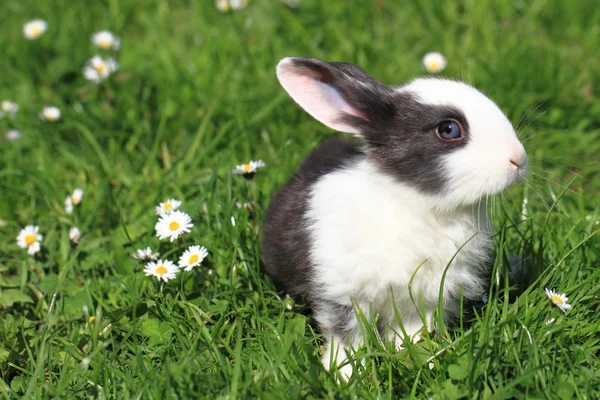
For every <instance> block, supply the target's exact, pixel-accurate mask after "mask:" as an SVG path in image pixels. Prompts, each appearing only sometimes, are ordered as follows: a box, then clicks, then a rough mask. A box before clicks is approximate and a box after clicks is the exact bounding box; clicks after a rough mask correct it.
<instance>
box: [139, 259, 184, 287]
mask: <svg viewBox="0 0 600 400" xmlns="http://www.w3.org/2000/svg"><path fill="white" fill-rule="evenodd" d="M177 271H179V268H177V265H175V264H173V263H172V262H171V261H169V260H164V261H163V260H158V261H156V262H154V261H150V262H149V263H148V264H146V266H145V267H144V273H145V274H146V276H155V277H157V278H158V279H159V280H161V279H162V280H163V281H165V282H167V281H168V280H170V279H173V278H175V275H177Z"/></svg>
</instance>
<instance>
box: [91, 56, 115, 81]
mask: <svg viewBox="0 0 600 400" xmlns="http://www.w3.org/2000/svg"><path fill="white" fill-rule="evenodd" d="M118 68H119V65H118V64H117V62H116V61H115V60H114V59H112V58H107V59H106V60H104V59H103V58H102V57H100V56H94V57H92V58H91V59H90V60H89V61H88V62H87V64H86V65H85V68H84V69H83V75H85V79H87V80H88V81H92V82H95V83H100V82H102V81H103V80H105V79H106V78H108V77H109V76H110V74H112V73H113V72H115V71H116V70H117V69H118Z"/></svg>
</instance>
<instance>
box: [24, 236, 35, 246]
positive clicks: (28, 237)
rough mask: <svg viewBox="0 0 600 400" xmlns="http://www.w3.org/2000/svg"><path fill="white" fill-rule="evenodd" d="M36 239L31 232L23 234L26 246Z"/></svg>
mask: <svg viewBox="0 0 600 400" xmlns="http://www.w3.org/2000/svg"><path fill="white" fill-rule="evenodd" d="M36 240H37V237H36V236H35V235H33V234H29V235H25V244H27V246H31V245H32V244H34V243H35V241H36Z"/></svg>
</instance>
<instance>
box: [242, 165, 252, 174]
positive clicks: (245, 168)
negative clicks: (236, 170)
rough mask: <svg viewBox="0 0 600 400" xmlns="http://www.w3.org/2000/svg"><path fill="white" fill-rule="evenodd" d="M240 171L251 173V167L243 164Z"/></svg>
mask: <svg viewBox="0 0 600 400" xmlns="http://www.w3.org/2000/svg"><path fill="white" fill-rule="evenodd" d="M242 169H243V170H244V171H246V172H250V171H252V167H251V166H250V164H244V165H242Z"/></svg>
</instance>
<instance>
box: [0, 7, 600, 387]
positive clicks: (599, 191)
mask: <svg viewBox="0 0 600 400" xmlns="http://www.w3.org/2000/svg"><path fill="white" fill-rule="evenodd" d="M35 18H43V19H45V20H46V21H47V22H48V28H47V30H46V31H45V33H44V34H43V35H41V36H40V37H39V38H38V39H36V40H34V41H30V40H27V39H25V37H24V36H23V25H24V24H25V23H26V22H27V21H30V20H32V19H35ZM0 21H1V22H2V23H1V24H0V32H1V33H2V34H1V35H0V54H2V56H1V57H0V71H1V73H0V101H2V100H11V101H14V102H16V103H17V104H18V105H19V110H18V112H17V113H16V115H15V117H14V118H3V119H1V120H0V134H1V136H0V160H2V163H1V164H0V220H1V221H2V224H1V225H0V256H1V257H0V290H1V292H0V378H1V379H0V394H1V395H2V396H3V397H4V398H14V397H20V396H23V395H28V396H30V397H35V398H50V397H52V398H79V397H90V398H101V397H102V396H103V397H104V398H167V397H180V398H258V397H260V398H262V399H271V398H273V399H279V398H407V397H411V396H412V397H416V398H429V397H431V396H434V398H440V399H443V398H446V399H455V398H463V397H467V398H492V394H495V395H496V397H495V398H527V397H531V398H550V399H555V398H564V399H570V398H574V397H575V398H577V397H578V398H588V399H593V398H598V397H600V388H599V387H600V385H599V380H600V373H599V371H600V360H599V354H600V335H599V334H598V332H599V331H600V320H599V319H598V313H599V312H600V299H598V296H599V295H600V262H599V255H600V254H599V250H598V249H599V246H598V244H599V243H598V236H597V232H598V230H599V229H600V225H599V224H598V223H597V221H598V220H600V209H599V202H598V198H599V195H600V156H599V154H600V99H599V98H598V93H600V79H599V78H600V63H599V62H598V56H597V52H598V27H599V26H600V8H598V7H597V6H596V3H595V2H594V1H591V0H590V1H571V2H563V1H558V0H550V1H547V2H534V3H532V5H528V3H527V2H513V1H508V0H503V1H497V2H493V4H492V5H490V4H486V3H484V2H474V1H473V2H466V3H460V4H458V3H457V4H454V3H453V2H446V1H441V0H439V1H438V0H435V1H428V2H416V3H415V2H396V1H387V0H382V1H379V0H377V1H370V0H368V1H362V0H360V1H359V0H352V1H317V0H314V1H307V0H303V1H302V2H301V3H300V6H299V7H298V8H290V7H288V6H286V5H285V4H284V3H283V2H277V1H271V0H263V1H251V2H250V5H249V6H248V7H247V8H246V9H244V10H240V11H237V12H230V13H225V14H224V13H221V12H219V11H218V10H217V9H216V8H215V6H214V2H213V1H209V0H206V1H178V0H173V1H169V2H164V1H157V0H144V1H137V2H134V1H129V0H124V1H109V2H91V3H89V2H66V1H57V2H46V1H42V0H30V1H19V0H4V2H3V3H2V7H0ZM102 30H109V31H111V32H113V33H114V34H115V35H117V36H119V37H120V38H121V46H120V49H119V50H108V51H104V50H100V49H98V48H97V47H96V46H95V45H94V43H92V40H91V37H92V35H93V34H94V33H96V32H98V31H102ZM432 51H439V52H441V53H442V54H444V56H445V57H446V58H447V60H448V66H447V67H446V69H445V70H444V71H443V73H442V74H441V75H442V76H445V77H448V78H453V79H462V80H465V81H467V82H470V83H472V84H473V85H476V86H477V87H478V88H480V89H481V90H482V92H484V93H487V94H489V95H490V96H491V97H492V98H493V99H494V100H495V101H496V102H497V103H498V104H499V105H500V107H501V108H502V109H503V110H504V111H505V112H506V114H507V115H508V117H509V118H510V119H511V120H512V121H513V123H514V124H515V125H519V135H520V137H521V138H522V140H523V141H524V144H525V146H526V148H527V151H528V154H529V156H530V164H531V173H530V175H529V176H530V177H529V179H528V180H527V182H524V183H523V184H521V185H519V186H518V187H515V188H513V189H512V190H511V191H509V192H507V193H505V194H504V195H503V196H502V197H498V198H496V199H495V200H494V201H493V202H492V204H490V208H491V211H492V216H493V222H494V225H495V228H496V231H497V235H496V247H497V256H496V262H495V266H494V274H493V279H492V282H491V284H492V285H491V288H490V292H489V296H488V297H489V299H488V304H487V305H485V306H484V307H482V308H480V309H478V310H477V311H476V312H475V314H474V316H473V317H469V318H465V319H464V320H461V321H459V324H458V326H456V327H450V328H449V329H448V331H447V332H444V331H443V330H441V331H440V332H434V333H432V334H431V335H428V336H426V337H425V338H424V340H423V341H422V342H421V343H419V344H418V345H416V346H414V347H409V348H408V349H407V350H406V351H401V352H399V351H396V350H394V349H393V348H392V346H391V345H390V344H387V343H380V342H379V341H378V340H377V338H376V335H375V334H374V333H373V330H372V328H371V326H370V325H369V323H368V322H369V321H364V322H365V333H366V335H367V337H368V338H369V340H367V344H366V345H365V346H364V347H363V348H361V349H359V350H358V353H357V357H359V358H362V357H364V359H365V363H364V365H362V364H360V363H357V365H356V368H357V371H356V372H357V373H356V374H355V375H354V376H353V378H352V379H351V380H350V381H349V382H348V383H338V381H337V379H336V377H335V373H333V372H332V373H327V372H325V371H324V370H323V368H322V366H321V363H320V346H321V345H322V343H323V342H322V337H321V336H320V334H319V333H318V332H317V331H316V328H315V326H314V325H313V321H312V319H311V317H310V314H309V313H308V312H307V310H306V309H305V306H304V305H303V304H302V303H293V301H292V300H291V299H289V298H286V297H284V295H283V294H281V293H279V292H278V291H277V289H276V288H275V287H274V285H273V283H272V282H271V281H270V279H269V278H268V277H266V276H265V275H264V273H263V272H262V270H261V268H260V263H259V250H260V240H261V238H260V232H261V231H260V228H261V223H262V219H263V215H264V211H265V209H266V207H267V205H268V203H269V200H270V198H271V197H272V195H273V193H274V192H275V190H277V188H279V187H280V186H281V185H282V184H283V183H284V182H285V180H286V179H287V178H288V177H289V176H290V175H291V173H292V172H293V170H294V169H295V168H297V166H298V165H299V164H300V162H301V161H302V159H303V158H304V157H305V156H306V154H307V153H308V152H309V151H310V150H311V149H313V148H314V147H316V146H317V145H318V144H319V143H321V142H323V141H324V140H325V139H326V138H327V137H330V136H332V135H336V134H335V133H334V132H331V131H329V130H327V129H326V128H324V127H322V126H321V125H319V124H318V123H317V122H315V121H314V120H312V119H311V118H310V117H309V116H308V115H306V114H305V113H304V112H302V110H300V109H299V108H298V107H297V106H296V105H295V104H294V103H293V102H292V101H291V100H290V99H289V98H288V96H287V95H286V94H285V93H284V91H283V90H282V89H281V88H280V87H279V85H278V83H277V81H276V78H275V74H274V66H275V65H276V63H277V61H278V60H279V59H280V58H281V57H284V56H291V55H299V56H313V57H319V58H323V59H326V60H337V61H342V60H343V61H349V62H353V63H356V64H358V65H360V66H361V67H363V68H364V69H365V70H366V71H368V72H369V73H370V74H372V75H373V76H375V77H377V78H378V79H380V80H382V81H383V82H386V83H390V84H396V83H403V82H406V81H408V80H410V79H412V78H414V77H416V76H420V75H422V74H424V71H423V65H422V59H423V56H424V55H425V54H426V53H428V52H432ZM96 54H100V55H102V56H103V57H108V56H111V57H114V58H115V60H116V61H117V62H118V64H119V69H118V70H117V71H116V72H114V73H113V74H112V75H111V76H110V77H109V78H108V79H106V80H104V81H102V82H101V83H100V84H96V83H94V82H90V81H88V80H86V78H85V76H84V73H83V71H84V67H85V65H86V63H87V61H88V60H89V59H90V58H91V57H93V56H94V55H96ZM46 106H56V107H58V108H59V109H60V110H61V117H60V120H58V121H55V122H51V121H44V120H42V119H40V117H39V114H40V113H41V112H42V109H43V108H44V107H46ZM10 129H18V130H20V131H21V132H22V137H21V138H20V139H18V140H14V141H11V140H7V139H5V134H6V133H7V132H8V131H9V130H10ZM258 159H262V160H264V162H265V164H266V166H265V167H264V168H260V169H259V170H258V171H257V172H256V174H255V176H254V178H253V179H252V180H247V179H244V178H243V177H242V176H239V175H234V174H232V173H231V171H232V170H233V169H235V167H236V166H237V165H241V164H244V163H246V162H248V160H258ZM76 188H82V189H83V190H84V191H85V196H84V197H83V198H82V200H81V202H80V203H79V204H78V205H77V206H76V207H74V210H73V213H72V214H67V213H66V212H65V198H66V197H67V196H68V195H69V194H71V193H72V192H73V190H74V189H76ZM170 198H176V199H179V200H181V201H182V202H183V207H184V210H185V212H186V213H189V214H190V215H191V217H192V220H193V223H194V227H193V228H192V230H191V233H187V234H185V235H183V236H182V237H181V238H179V239H178V240H176V241H174V242H173V243H170V242H169V241H159V240H158V238H157V237H156V234H155V230H154V226H155V224H156V221H157V216H156V213H155V206H157V205H158V204H159V203H160V202H164V201H165V200H167V199H170ZM525 199H527V201H526V202H525V204H524V200H525ZM236 202H239V203H240V205H244V204H245V203H247V206H246V207H244V206H242V207H238V205H236ZM233 222H235V224H234V223H233ZM31 224H33V225H38V226H39V227H40V233H41V234H42V235H43V236H44V237H43V240H42V242H41V251H40V252H39V253H37V254H36V255H35V256H33V257H32V256H28V255H27V250H26V249H22V248H20V247H19V246H18V245H17V243H16V237H17V235H18V233H19V231H20V230H21V229H22V228H23V227H25V226H26V225H31ZM72 226H77V227H78V228H79V229H80V230H81V237H80V240H79V244H78V245H76V246H75V245H73V244H72V243H71V241H70V240H69V230H70V228H71V227H72ZM197 244H200V245H202V246H205V247H206V248H207V249H208V250H209V255H208V257H207V258H206V260H205V261H204V262H203V263H202V267H196V268H194V270H192V271H191V272H186V273H180V274H179V275H178V276H177V277H176V278H175V279H173V280H171V281H169V282H167V283H161V282H159V281H158V280H157V279H156V278H154V277H147V276H144V273H143V264H142V263H140V262H139V261H138V260H135V259H133V258H132V257H131V253H133V252H134V251H135V250H136V249H142V248H145V247H147V246H150V247H151V248H152V249H153V250H158V251H160V253H161V256H162V257H165V258H167V259H170V260H171V261H173V262H177V260H178V258H179V256H180V255H181V254H182V253H183V252H184V251H185V250H186V249H187V248H188V247H189V246H191V245H197ZM514 257H518V258H520V259H522V260H524V265H526V268H524V269H523V270H522V271H517V272H515V271H511V270H510V269H509V267H508V266H509V265H510V263H509V262H508V260H509V258H514ZM509 275H510V279H509ZM544 288H549V289H556V290H557V291H558V292H559V293H563V292H565V293H566V294H567V296H568V297H569V303H570V304H572V306H573V307H572V309H570V310H569V311H567V312H566V313H563V312H562V311H560V310H559V309H558V308H556V307H554V306H552V304H551V303H550V302H549V300H548V298H547V296H546V294H545V293H544ZM92 317H93V318H92ZM551 319H555V320H554V321H553V322H551V323H548V324H547V321H549V320H551ZM431 363H432V364H431ZM431 366H432V368H430V367H431Z"/></svg>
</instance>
